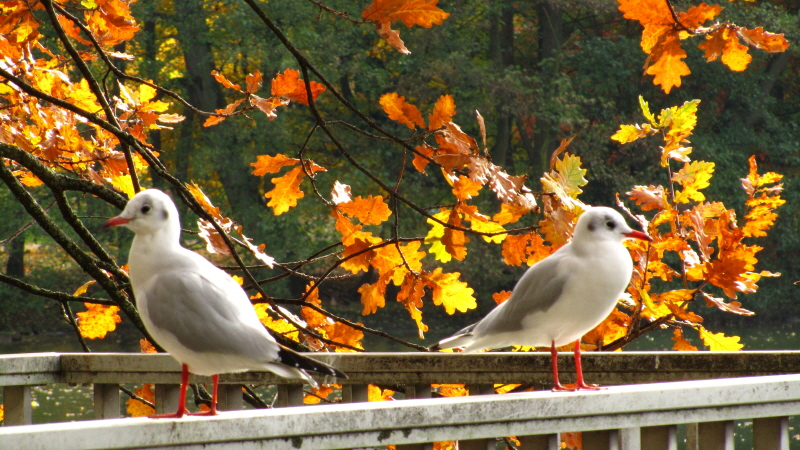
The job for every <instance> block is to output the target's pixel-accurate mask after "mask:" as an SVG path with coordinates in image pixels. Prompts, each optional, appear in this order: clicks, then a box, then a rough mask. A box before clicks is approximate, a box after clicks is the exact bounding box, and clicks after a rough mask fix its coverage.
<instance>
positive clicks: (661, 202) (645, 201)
mask: <svg viewBox="0 0 800 450" xmlns="http://www.w3.org/2000/svg"><path fill="white" fill-rule="evenodd" d="M625 195H627V196H628V197H630V199H631V200H633V201H635V202H636V204H637V205H640V206H641V207H642V211H650V210H653V209H655V210H662V209H666V207H667V195H666V192H664V186H653V185H652V184H651V185H650V186H634V187H633V189H631V190H630V191H629V192H626V193H625Z"/></svg>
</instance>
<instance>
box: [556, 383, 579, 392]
mask: <svg viewBox="0 0 800 450" xmlns="http://www.w3.org/2000/svg"><path fill="white" fill-rule="evenodd" d="M577 390H578V388H577V387H575V385H574V384H568V385H566V386H564V385H562V384H555V385H553V392H575V391H577Z"/></svg>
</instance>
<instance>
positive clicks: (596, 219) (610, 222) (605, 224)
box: [573, 206, 653, 242]
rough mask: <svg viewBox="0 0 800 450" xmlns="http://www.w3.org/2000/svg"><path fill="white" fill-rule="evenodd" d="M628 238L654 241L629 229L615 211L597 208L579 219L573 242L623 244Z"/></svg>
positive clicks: (593, 208)
mask: <svg viewBox="0 0 800 450" xmlns="http://www.w3.org/2000/svg"><path fill="white" fill-rule="evenodd" d="M628 238H633V239H641V240H644V241H650V242H652V241H653V239H652V238H651V237H650V236H648V235H647V234H645V233H642V232H641V231H636V230H634V229H632V228H631V227H629V226H628V224H627V223H626V222H625V219H624V218H623V217H622V214H620V213H619V212H617V211H616V210H615V209H611V208H606V207H604V206H595V207H592V208H589V210H588V211H586V212H585V213H583V215H581V217H580V218H579V219H578V223H577V225H575V236H574V238H573V240H576V241H583V240H590V241H613V242H622V241H624V240H625V239H628Z"/></svg>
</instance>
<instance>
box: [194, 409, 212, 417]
mask: <svg viewBox="0 0 800 450" xmlns="http://www.w3.org/2000/svg"><path fill="white" fill-rule="evenodd" d="M187 415H189V416H218V415H219V412H218V411H217V410H216V409H207V410H205V411H200V412H196V413H187Z"/></svg>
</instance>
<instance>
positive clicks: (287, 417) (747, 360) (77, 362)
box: [0, 352, 800, 450]
mask: <svg viewBox="0 0 800 450" xmlns="http://www.w3.org/2000/svg"><path fill="white" fill-rule="evenodd" d="M313 356H314V357H316V358H319V359H320V360H324V361H325V362H327V363H329V364H333V365H335V366H336V367H338V368H340V369H341V370H343V371H345V372H347V373H348V374H349V375H350V379H349V380H346V381H345V383H347V384H344V385H343V392H342V399H343V401H344V402H352V403H342V404H329V405H319V406H303V407H297V408H295V407H291V408H275V409H267V410H248V411H226V412H225V413H223V414H221V415H220V416H217V417H211V418H208V417H204V418H197V417H185V418H183V419H179V420H171V419H162V420H150V419H132V418H128V419H114V418H116V417H119V414H120V403H119V402H120V400H119V399H120V396H119V390H118V384H120V383H143V382H148V383H156V405H157V407H158V409H159V410H167V411H171V410H174V409H175V408H176V406H177V405H176V403H175V402H176V395H175V394H176V391H177V386H176V384H177V383H178V382H179V379H180V367H179V366H178V364H177V363H175V362H174V360H172V359H171V358H170V357H169V356H168V355H153V354H149V355H144V354H36V355H9V356H0V385H2V386H3V397H4V404H5V424H6V427H3V428H2V429H0V449H6V448H8V449H15V448H20V449H22V448H24V449H28V448H30V449H48V448H54V449H56V448H57V449H69V448H109V449H111V448H120V449H121V448H126V449H127V448H144V447H146V448H212V447H213V448H237V449H238V448H264V449H269V448H275V449H290V448H298V449H313V448H318V449H333V448H358V447H370V448H373V447H379V446H385V445H389V444H394V445H398V449H399V450H405V449H424V448H426V446H428V447H429V445H426V444H424V443H426V442H433V441H441V440H459V441H460V446H459V449H460V450H468V449H469V450H471V449H477V448H480V449H482V450H483V449H488V448H492V449H493V448H495V442H496V440H495V438H497V437H505V436H516V437H517V439H519V441H520V442H521V444H522V448H524V449H539V448H541V449H555V448H557V447H556V446H557V443H558V439H557V433H560V432H567V431H583V432H584V436H583V442H584V449H585V450H591V449H595V448H598V449H599V448H603V449H612V448H617V449H620V448H621V449H640V448H641V449H675V448H677V447H676V441H677V439H676V434H677V431H676V430H677V425H678V424H688V425H687V427H686V429H687V448H692V449H695V448H696V449H706V448H708V449H710V448H715V449H716V448H720V449H733V438H734V436H733V430H734V427H733V421H734V420H737V419H754V420H753V424H754V425H753V445H754V448H755V449H788V448H789V447H788V437H789V436H788V416H791V415H800V375H772V376H756V375H768V374H778V373H800V352H738V353H712V352H696V353H666V352H665V353H638V352H615V353H592V354H586V355H585V357H584V371H585V373H586V377H587V379H588V380H589V381H590V382H601V383H602V384H604V385H611V384H630V383H654V382H659V383H658V384H639V385H628V386H610V387H608V388H607V389H605V390H602V391H596V392H578V393H553V392H549V391H539V392H523V393H516V394H503V395H481V396H470V397H459V398H430V397H431V389H430V384H431V383H466V384H467V385H468V387H469V390H470V392H471V393H486V392H493V390H492V389H491V387H492V385H493V384H494V383H530V384H533V385H535V386H537V387H543V386H549V383H550V378H549V355H546V354H519V353H483V354H477V355H457V354H455V355H454V354H424V353H413V354H408V353H370V354H324V355H319V354H314V355H313ZM563 360H564V361H563V362H564V364H565V367H564V369H567V372H568V370H569V369H568V367H569V366H570V365H571V363H572V361H571V358H566V357H565V358H563ZM720 377H721V378H720ZM728 377H742V378H728ZM708 378H713V379H711V380H708ZM692 379H695V380H700V381H677V382H668V383H660V382H662V381H666V380H692ZM702 379H706V380H702ZM191 381H192V382H207V381H208V380H207V379H205V378H201V377H197V378H194V379H193V380H191ZM220 381H221V383H224V384H223V385H222V386H221V387H223V386H224V388H223V389H222V391H223V393H222V394H221V396H220V397H221V407H222V408H223V409H227V410H236V409H241V407H242V396H241V388H240V384H242V383H247V384H251V383H258V384H277V385H278V386H279V390H278V392H279V400H278V403H279V405H282V406H291V405H298V404H302V396H303V391H302V388H303V387H302V385H300V384H291V383H290V382H289V384H287V382H288V381H289V380H285V379H282V378H278V377H276V376H274V375H272V374H269V373H244V374H235V375H223V376H221V377H220ZM48 383H91V384H93V385H94V389H95V416H96V417H97V418H102V419H106V420H100V421H83V422H72V423H58V424H37V425H26V426H8V425H23V424H30V423H31V410H30V387H31V386H34V385H41V384H48ZM368 383H372V384H378V385H383V386H398V387H399V388H402V387H404V388H405V394H406V397H408V398H415V397H416V398H415V399H408V400H402V401H397V402H379V403H364V402H365V400H366V397H367V395H366V393H367V384H368ZM425 397H428V398H425Z"/></svg>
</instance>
